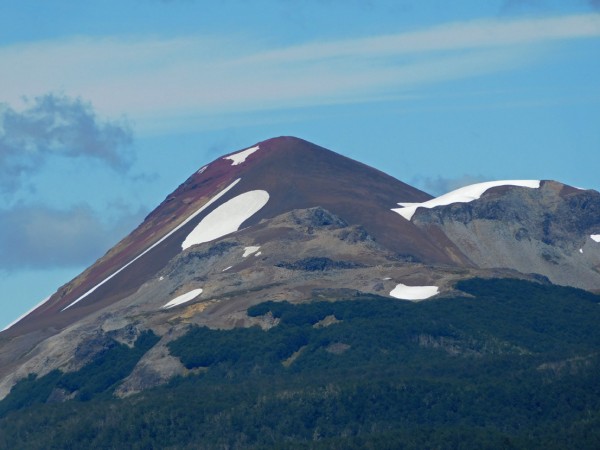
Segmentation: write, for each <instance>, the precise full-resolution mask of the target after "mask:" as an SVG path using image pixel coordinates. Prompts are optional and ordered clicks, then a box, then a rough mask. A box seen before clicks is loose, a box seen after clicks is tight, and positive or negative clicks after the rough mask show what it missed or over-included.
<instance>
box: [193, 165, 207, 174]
mask: <svg viewBox="0 0 600 450" xmlns="http://www.w3.org/2000/svg"><path fill="white" fill-rule="evenodd" d="M206 169H208V166H204V167H201V168H200V170H198V172H196V173H198V174H201V173H204V171H205V170H206Z"/></svg>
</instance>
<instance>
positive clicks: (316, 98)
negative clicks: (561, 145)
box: [0, 14, 600, 131]
mask: <svg viewBox="0 0 600 450" xmlns="http://www.w3.org/2000/svg"><path fill="white" fill-rule="evenodd" d="M599 36H600V15H599V14H586V15H576V16H563V17H550V18H537V19H521V20H480V21H471V22H462V23H452V24H446V25H442V26H438V27H433V28H428V29H424V30H417V31H411V32H403V33H398V34H393V35H384V36H373V37H365V38H357V39H345V40H335V41H328V42H313V43H304V44H300V45H294V46H288V47H285V48H273V46H272V45H270V44H269V43H265V42H264V41H260V40H257V39H251V38H248V37H244V38H242V37H239V36H237V37H235V36H234V37H229V38H227V39H225V38H223V39H216V38H207V37H198V36H189V37H181V38H170V39H161V38H138V39H133V38H105V39H91V38H72V39H67V40H60V41H48V42H34V43H29V44H20V45H15V46H5V47H0V60H1V61H2V62H3V70H2V71H1V72H0V98H3V99H5V100H8V101H11V102H17V101H18V97H19V96H20V95H29V96H33V95H40V94H42V93H45V92H48V91H56V90H62V91H64V92H66V93H67V94H69V95H75V96H82V97H84V98H86V99H89V100H90V101H92V103H93V104H94V106H95V107H96V108H97V109H98V111H100V112H101V113H103V114H109V115H115V114H117V115H118V114H123V113H127V114H128V116H129V117H131V118H132V119H133V120H134V121H135V122H136V125H137V126H138V129H141V130H142V131H148V130H147V128H148V127H149V126H156V124H157V123H160V121H161V120H162V119H164V118H171V119H172V118H173V117H181V118H186V117H187V118H189V117H191V116H194V115H206V116H209V115H213V114H216V113H229V112H234V111H235V112H241V111H254V110H264V109H270V108H289V107H297V106H313V105H319V104H336V103H344V102H359V101H368V100H372V99H375V98H376V99H382V98H386V97H388V96H394V97H397V96H398V95H402V94H405V93H406V92H408V91H410V90H412V89H414V88H415V87H418V86H421V85H428V84H432V83H437V82H440V81H446V80H449V79H457V78H465V77H472V76H478V75H482V74H486V73H493V72H496V71H500V70H507V69H513V68H515V67H519V66H523V65H526V64H530V63H531V61H534V60H535V58H534V57H535V56H537V54H538V53H537V50H538V48H539V47H538V46H539V44H544V43H548V42H552V41H556V40H567V39H581V38H591V37H599ZM150 124H152V125H150ZM164 126H173V122H171V124H169V125H164ZM144 128H146V130H144Z"/></svg>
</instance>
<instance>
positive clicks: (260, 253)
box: [254, 252, 262, 256]
mask: <svg viewBox="0 0 600 450" xmlns="http://www.w3.org/2000/svg"><path fill="white" fill-rule="evenodd" d="M260 255H262V252H258V253H256V255H254V256H260Z"/></svg>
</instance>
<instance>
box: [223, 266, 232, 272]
mask: <svg viewBox="0 0 600 450" xmlns="http://www.w3.org/2000/svg"><path fill="white" fill-rule="evenodd" d="M232 267H233V266H229V267H225V268H224V269H223V270H222V271H221V272H225V271H226V270H229V269H231V268H232Z"/></svg>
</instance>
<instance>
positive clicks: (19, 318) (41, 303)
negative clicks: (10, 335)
mask: <svg viewBox="0 0 600 450" xmlns="http://www.w3.org/2000/svg"><path fill="white" fill-rule="evenodd" d="M50 297H52V296H51V295H49V296H48V297H46V298H45V299H44V300H42V301H41V302H39V303H38V304H37V305H35V306H34V307H33V308H31V309H30V310H29V311H27V312H26V313H25V314H21V315H20V316H19V317H18V318H17V319H15V320H13V321H12V322H11V323H9V324H8V325H6V326H5V327H4V328H2V330H0V332H2V331H6V330H8V329H9V328H10V327H12V326H13V325H16V324H17V323H19V322H20V321H21V319H24V318H25V317H27V316H28V315H29V314H31V313H32V312H33V311H35V310H36V309H38V308H39V307H40V306H42V305H43V304H44V303H46V302H47V301H48V300H50Z"/></svg>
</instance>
